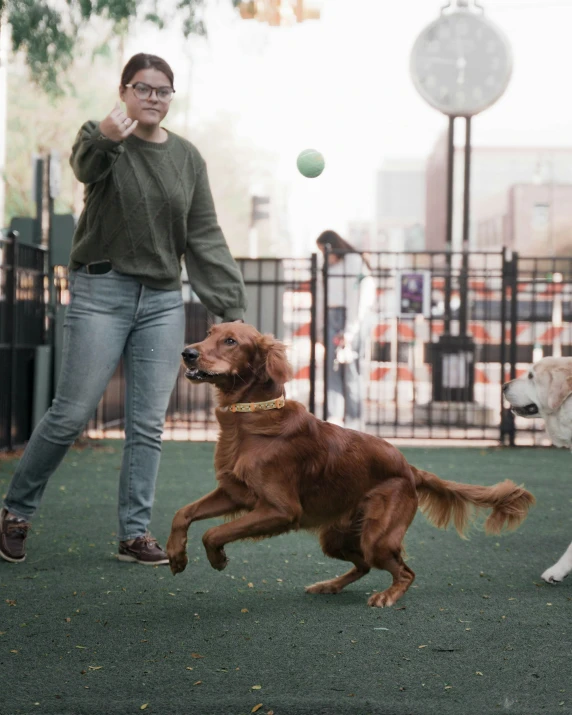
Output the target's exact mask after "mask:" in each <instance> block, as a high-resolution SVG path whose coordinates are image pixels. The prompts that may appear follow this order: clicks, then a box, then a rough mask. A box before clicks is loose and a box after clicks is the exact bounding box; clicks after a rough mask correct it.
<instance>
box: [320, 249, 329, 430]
mask: <svg viewBox="0 0 572 715" xmlns="http://www.w3.org/2000/svg"><path fill="white" fill-rule="evenodd" d="M330 252H331V249H330V246H329V245H328V244H326V245H325V246H324V265H323V268H322V276H323V286H322V288H323V291H324V293H323V297H324V306H323V309H324V316H323V317H324V366H323V372H324V403H323V404H324V409H323V414H322V419H323V420H324V422H327V420H328V364H329V361H330V350H329V342H330V341H329V337H330V336H329V326H328V266H329V263H330Z"/></svg>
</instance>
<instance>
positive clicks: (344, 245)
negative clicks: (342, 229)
mask: <svg viewBox="0 0 572 715" xmlns="http://www.w3.org/2000/svg"><path fill="white" fill-rule="evenodd" d="M316 243H317V244H318V246H320V247H321V248H324V247H325V246H329V247H330V248H331V249H333V251H335V254H334V255H335V256H336V257H337V259H338V260H340V259H342V258H343V256H344V254H345V253H359V251H357V250H356V249H355V248H354V247H353V246H352V245H351V243H348V242H347V241H346V240H345V238H342V237H341V236H340V234H339V233H336V232H335V231H331V230H330V229H328V230H327V231H322V233H321V234H320V235H319V236H318V238H317V239H316ZM361 258H362V261H363V262H364V263H365V265H366V266H367V267H368V269H369V270H371V264H370V262H369V260H368V258H367V257H366V256H365V255H364V254H363V253H362V254H361Z"/></svg>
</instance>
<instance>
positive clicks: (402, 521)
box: [361, 479, 417, 607]
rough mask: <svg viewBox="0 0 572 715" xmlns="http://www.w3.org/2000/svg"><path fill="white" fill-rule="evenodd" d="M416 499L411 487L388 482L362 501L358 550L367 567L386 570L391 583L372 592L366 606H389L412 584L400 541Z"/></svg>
mask: <svg viewBox="0 0 572 715" xmlns="http://www.w3.org/2000/svg"><path fill="white" fill-rule="evenodd" d="M416 510H417V497H416V494H415V491H414V488H413V486H412V485H410V484H409V483H408V482H405V481H401V480H399V481H398V480H395V479H393V480H391V481H390V482H385V483H384V484H383V485H382V486H379V487H376V488H375V489H373V490H372V491H371V492H369V494H368V495H367V497H366V499H365V500H364V518H363V522H362V533H361V548H362V551H363V555H364V559H365V561H366V563H367V564H368V565H369V566H370V567H374V568H378V569H383V570H384V571H389V573H390V574H391V575H392V576H393V583H392V584H391V586H390V587H389V588H387V589H386V590H385V591H381V592H376V593H374V594H373V595H372V596H371V597H370V598H369V600H368V605H369V606H377V607H383V606H392V605H393V604H394V603H395V602H396V601H397V600H398V599H399V598H401V596H403V594H404V593H405V592H406V591H407V589H408V588H409V586H411V584H412V583H413V579H414V578H415V574H414V572H413V571H412V570H411V569H410V568H409V566H407V564H406V563H405V562H404V561H403V557H402V541H403V537H404V536H405V532H406V531H407V529H408V527H409V525H410V524H411V522H412V521H413V518H414V517H415V512H416Z"/></svg>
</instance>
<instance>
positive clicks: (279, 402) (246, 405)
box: [228, 395, 286, 412]
mask: <svg viewBox="0 0 572 715" xmlns="http://www.w3.org/2000/svg"><path fill="white" fill-rule="evenodd" d="M285 404H286V400H285V398H284V395H282V396H281V397H277V398H276V399H275V400H267V401H266V402H235V404H234V405H229V407H228V409H229V411H230V412H262V411H265V410H281V409H282V408H283V407H284V405H285Z"/></svg>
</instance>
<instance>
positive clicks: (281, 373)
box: [258, 334, 292, 385]
mask: <svg viewBox="0 0 572 715" xmlns="http://www.w3.org/2000/svg"><path fill="white" fill-rule="evenodd" d="M258 347H259V349H260V352H261V358H262V362H263V369H264V372H266V375H267V376H268V378H269V379H270V380H272V381H273V382H275V383H276V384H277V385H284V383H286V382H288V381H289V380H291V379H292V366H291V365H290V363H289V362H288V358H287V357H286V347H285V345H284V343H281V342H280V341H279V340H276V339H275V337H274V336H273V335H270V334H266V335H263V336H262V339H261V340H260V342H259V344H258Z"/></svg>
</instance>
